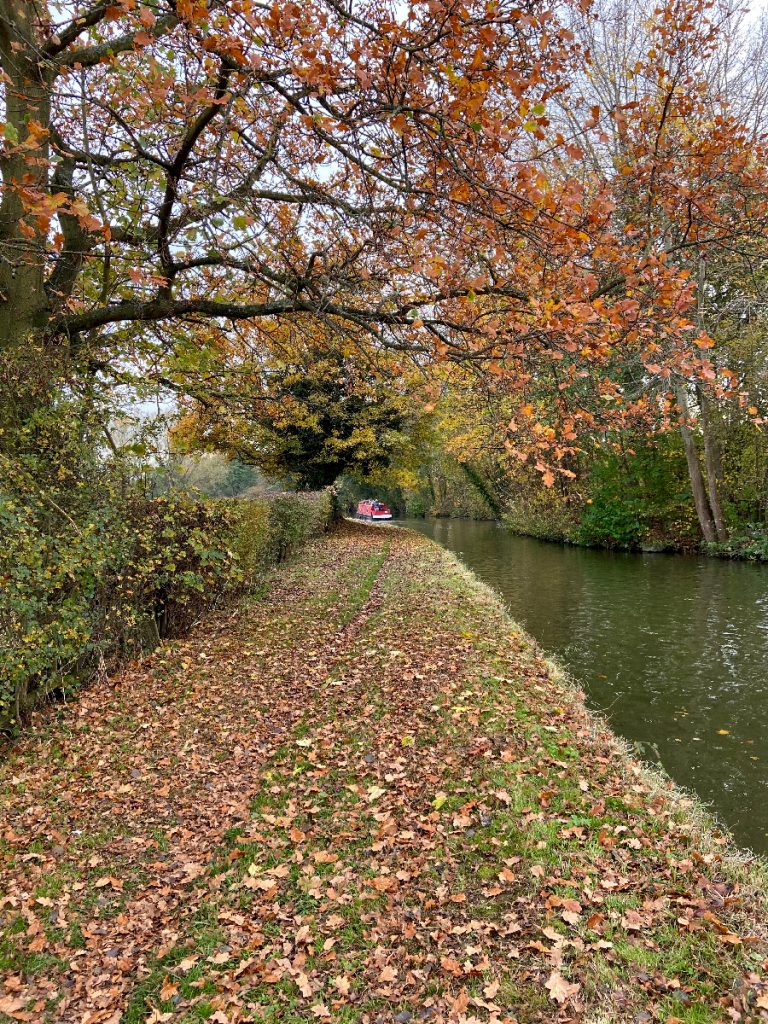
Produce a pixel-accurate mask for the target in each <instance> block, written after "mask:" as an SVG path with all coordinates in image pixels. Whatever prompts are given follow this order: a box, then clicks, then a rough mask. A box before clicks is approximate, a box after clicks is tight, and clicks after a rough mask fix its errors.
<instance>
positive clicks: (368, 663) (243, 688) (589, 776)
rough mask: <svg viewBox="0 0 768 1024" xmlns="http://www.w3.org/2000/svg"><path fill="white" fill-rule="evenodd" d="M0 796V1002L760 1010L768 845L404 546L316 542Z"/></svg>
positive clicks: (83, 1015)
mask: <svg viewBox="0 0 768 1024" xmlns="http://www.w3.org/2000/svg"><path fill="white" fill-rule="evenodd" d="M0 786H1V787H2V790H1V791H2V804H3V808H2V809H3V812H4V815H3V818H4V821H5V822H6V823H7V824H6V825H5V826H4V829H3V834H2V876H1V877H0V891H2V893H3V896H2V897H0V908H1V909H0V914H1V915H2V927H3V935H2V940H0V970H1V971H2V975H3V978H4V986H5V987H4V988H3V989H2V990H0V1020H3V1019H4V1018H3V1016H2V1014H5V1017H7V1018H9V1019H11V1020H29V1021H67V1022H69V1021H77V1022H84V1024H107V1022H108V1024H118V1022H120V1024H139V1022H142V1024H143V1022H151V1024H160V1022H166V1021H172V1022H185V1024H192V1022H198V1021H203V1020H211V1021H214V1022H215V1024H245V1022H247V1021H269V1022H274V1024H277V1022H280V1024H298V1022H306V1021H312V1020H318V1021H323V1020H327V1021H332V1022H339V1024H342V1022H343V1024H351V1022H361V1024H363V1022H370V1024H375V1022H382V1024H383V1022H386V1024H389V1022H397V1024H407V1022H410V1021H421V1020H429V1021H433V1022H441V1021H445V1022H448V1021H451V1022H455V1024H460V1022H466V1024H469V1022H472V1021H489V1022H493V1021H506V1022H512V1021H517V1022H520V1024H526V1022H534V1021H551V1020H562V1021H566V1020H584V1021H592V1022H595V1024H596V1022H600V1021H605V1022H609V1021H610V1022H613V1021H620V1022H623V1021H626V1022H643V1021H649V1022H650V1021H667V1022H669V1021H683V1022H687V1024H700V1022H707V1021H713V1022H714V1021H721V1020H736V1021H739V1020H741V1021H747V1020H761V1019H768V986H766V984H765V982H764V980H763V979H764V974H765V969H766V957H768V937H767V936H766V923H765V922H766V920H767V919H768V914H767V913H766V910H767V909H768V907H767V904H766V892H768V875H767V874H766V871H765V868H764V865H762V864H761V863H760V862H758V861H756V860H753V859H749V858H747V857H745V856H742V855H740V854H739V853H738V852H736V851H734V850H733V849H732V848H731V847H729V846H728V844H727V842H726V840H725V839H724V837H722V836H720V835H719V834H718V833H717V832H716V831H714V830H712V829H711V827H710V826H709V824H708V822H707V820H706V816H705V815H703V814H702V812H701V811H700V810H699V809H698V808H697V806H696V805H695V804H694V803H693V802H692V801H690V800H688V799H687V798H685V797H683V796H682V795H681V794H680V793H679V791H677V790H675V789H674V787H672V785H671V784H670V783H668V782H667V781H666V780H664V779H662V778H659V777H657V776H655V775H652V774H649V773H648V772H646V771H645V770H644V769H643V768H642V767H641V766H639V765H638V764H637V763H636V762H634V761H632V760H631V758H630V757H629V756H628V754H627V753H626V751H625V750H624V749H623V748H622V747H621V745H620V744H619V743H618V742H617V741H616V740H615V739H614V738H613V737H612V735H611V734H610V733H609V732H608V731H607V730H606V729H605V728H604V727H603V725H602V724H601V723H600V722H599V721H597V720H596V719H594V718H593V717H592V716H590V715H589V714H588V713H587V712H586V711H585V709H584V706H583V703H582V701H581V699H580V696H579V694H578V693H577V692H576V691H575V690H574V689H573V688H572V687H571V686H570V685H569V684H568V683H567V681H566V680H564V679H563V678H562V677H561V676H560V675H559V674H558V673H557V671H556V670H555V669H554V668H553V667H552V666H551V665H549V664H548V663H547V662H546V661H545V660H544V659H543V658H542V657H541V656H540V654H539V653H538V652H537V650H536V649H535V647H534V646H533V644H532V642H531V641H530V640H529V638H527V637H526V636H525V635H524V634H522V633H521V632H520V631H519V630H518V629H517V628H516V627H515V625H514V624H513V623H512V622H510V620H509V619H508V617H507V616H506V615H505V613H504V611H503V609H502V608H501V606H500V605H499V603H498V602H497V600H496V599H495V597H494V596H493V595H492V594H491V593H490V591H488V590H486V589H485V588H484V587H482V586H481V585H480V584H479V583H478V582H477V581H476V580H475V578H474V577H473V576H471V574H469V573H468V572H467V571H466V570H465V569H463V568H462V567H461V566H460V565H459V564H458V563H457V562H456V561H455V560H454V559H453V558H452V557H451V556H450V555H448V554H447V553H446V552H444V551H443V550H441V549H439V548H438V547H436V546H435V545H433V544H431V543H430V542H429V541H427V540H425V539H424V538H422V537H419V536H417V535H415V534H410V533H407V532H405V531H399V530H395V529H382V528H372V527H365V526H359V525H351V524H347V525H345V526H344V527H343V528H342V529H340V530H338V531H337V532H335V533H334V534H332V535H330V536H328V537H325V538H322V539H320V540H317V541H314V542H311V543H310V544H309V545H308V546H307V547H306V548H304V549H303V550H302V551H301V552H300V553H299V554H298V555H297V556H296V557H295V558H294V559H293V560H292V561H290V562H288V563H287V564H286V565H285V566H284V567H283V568H282V569H281V570H279V571H275V572H274V573H273V574H272V577H271V579H270V581H269V586H268V589H267V591H266V593H265V594H264V595H263V596H262V597H261V598H260V599H259V600H252V601H250V602H249V603H247V604H244V605H243V606H242V607H241V608H240V609H239V610H237V612H233V611H230V612H229V613H228V614H227V615H226V617H225V616H222V617H220V618H218V619H214V620H211V621H208V622H207V623H206V624H204V625H203V626H201V627H199V628H198V630H197V631H196V632H195V633H194V634H193V635H192V636H191V637H189V638H188V639H187V640H185V641H183V642H174V643H172V644H167V645H165V646H164V647H163V648H161V649H160V650H158V651H157V652H156V653H155V654H154V655H153V656H152V657H151V658H150V659H147V660H145V661H143V662H141V663H139V664H136V665H134V666H132V667H131V668H130V669H129V670H127V671H126V672H124V673H123V674H122V675H120V676H116V677H113V678H111V679H109V680H105V681H103V682H102V683H98V684H96V685H95V686H94V687H92V688H91V689H90V690H88V691H87V692H86V693H85V694H84V695H83V697H82V699H81V700H80V701H79V702H78V703H77V704H75V705H73V706H71V707H67V708H62V709H60V710H59V711H58V713H57V714H56V715H55V716H52V715H50V714H48V715H47V716H39V717H38V718H37V719H36V721H35V723H34V728H33V731H32V732H31V733H30V734H29V735H28V736H26V737H25V738H24V739H23V740H22V741H20V742H19V744H18V745H17V746H16V747H15V748H14V749H13V751H12V752H11V755H10V757H9V758H8V760H7V762H6V763H5V765H4V766H3V767H2V769H1V774H0Z"/></svg>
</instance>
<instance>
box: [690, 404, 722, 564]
mask: <svg viewBox="0 0 768 1024" xmlns="http://www.w3.org/2000/svg"><path fill="white" fill-rule="evenodd" d="M696 395H697V398H698V400H699V408H700V409H701V433H702V437H703V439H704V466H705V468H706V471H707V491H708V494H709V507H710V509H711V510H712V519H713V521H714V524H715V530H716V532H717V539H718V540H719V541H720V543H721V544H724V543H725V542H726V541H727V540H728V529H727V527H726V525H725V519H724V518H723V509H722V505H721V504H720V480H721V478H722V468H721V463H720V448H719V445H718V443H717V438H716V437H715V435H714V433H713V430H712V420H711V418H710V414H709V402H708V400H707V396H706V395H705V394H704V392H703V390H702V389H701V388H700V387H697V388H696Z"/></svg>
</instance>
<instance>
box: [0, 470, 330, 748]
mask: <svg viewBox="0 0 768 1024" xmlns="http://www.w3.org/2000/svg"><path fill="white" fill-rule="evenodd" d="M56 508H58V506H56ZM56 508H53V509H52V507H51V502H50V500H48V501H46V499H45V495H43V494H42V493H41V495H40V498H39V500H34V498H30V497H29V495H27V496H25V497H24V499H23V500H19V497H18V495H15V496H14V495H13V494H11V493H10V492H8V493H6V494H3V493H2V491H1V490H0V531H2V536H3V544H2V545H1V546H0V730H4V731H11V730H13V729H14V728H15V727H16V726H17V725H18V724H19V723H20V721H21V719H22V717H23V714H24V712H25V710H26V709H27V708H29V707H30V706H31V705H32V704H33V703H35V702H36V701H39V700H40V699H42V698H43V697H45V696H46V695H48V694H50V693H51V692H53V691H59V692H68V691H70V690H71V689H73V688H74V687H76V686H78V685H81V684H82V683H83V682H84V681H87V680H88V679H90V678H92V677H93V675H94V674H95V673H97V672H98V671H103V670H105V669H107V668H111V667H114V666H115V665H117V664H118V663H119V662H120V661H121V660H123V659H125V658H128V657H135V656H137V655H139V654H141V653H142V652H144V651H146V650H148V649H151V647H153V646H155V645H156V644H157V643H158V642H159V640H160V639H162V638H164V637H174V636H180V635H182V634H183V633H184V632H185V631H186V630H188V629H189V627H190V626H191V625H192V623H193V622H195V621H196V620H197V619H198V618H199V617H200V616H201V615H203V614H204V613H206V612H207V611H209V610H211V609H212V608H214V607H215V606H217V605H218V604H220V603H221V602H223V601H225V600H227V599H230V598H232V597H233V596H235V595H237V594H238V593H242V592H243V591H244V590H247V589H248V588H249V587H250V586H252V585H254V583H256V582H257V581H258V580H259V578H260V577H261V576H262V575H263V573H264V572H265V570H266V569H268V568H269V567H270V566H272V565H274V564H276V563H278V562H279V561H281V560H282V559H284V558H285V557H286V556H287V555H288V554H289V553H290V552H291V551H292V550H293V549H294V548H296V547H297V546H298V545H299V544H301V543H302V542H303V541H305V540H306V539H307V538H309V537H311V536H312V535H314V534H317V533H320V532H322V531H324V530H326V529H328V527H329V526H330V524H331V522H332V520H333V518H334V516H335V504H334V500H333V496H332V494H331V493H330V492H320V493H316V494H280V495H274V496H269V497H264V498H256V499H248V500H244V501H215V502H206V501H199V500H191V499H189V498H186V497H182V496H166V497H162V498H143V497H129V498H127V499H126V500H125V501H124V502H120V503H116V502H114V501H111V500H105V501H104V502H103V504H101V505H100V506H99V505H98V504H97V505H96V506H95V507H92V508H90V509H89V511H88V515H87V517H86V518H85V519H84V520H82V521H80V522H78V521H76V520H75V519H74V518H73V517H72V516H71V515H69V514H68V513H67V512H66V511H65V510H64V509H62V508H58V512H59V513H60V514H56Z"/></svg>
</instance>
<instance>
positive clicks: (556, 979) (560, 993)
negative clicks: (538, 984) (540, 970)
mask: <svg viewBox="0 0 768 1024" xmlns="http://www.w3.org/2000/svg"><path fill="white" fill-rule="evenodd" d="M544 987H545V988H546V989H548V990H549V998H550V999H552V1000H553V1001H554V1002H556V1003H565V1002H567V1001H568V1000H569V999H574V998H575V997H576V996H577V995H578V994H579V990H580V989H581V985H580V984H579V983H578V982H570V981H566V979H565V978H564V977H563V976H562V974H561V973H560V972H559V971H552V973H551V974H550V976H549V978H548V979H547V981H546V983H545V985H544Z"/></svg>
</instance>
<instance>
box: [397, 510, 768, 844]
mask: <svg viewBox="0 0 768 1024" xmlns="http://www.w3.org/2000/svg"><path fill="white" fill-rule="evenodd" d="M401 522H402V523H403V525H407V526H410V527H412V528H413V529H415V530H418V531H419V532H420V533H425V534H426V535H427V536H429V537H432V538H434V540H437V541H439V542H440V543H441V544H443V545H444V546H445V547H447V548H449V549H450V550H451V551H454V552H455V553H456V554H457V555H459V556H460V557H461V559H462V560H463V561H464V562H465V563H466V564H467V565H468V566H470V568H472V569H473V570H474V571H475V573H476V574H477V575H478V576H479V577H480V578H481V579H482V580H484V581H485V582H486V583H488V584H490V585H491V586H492V587H494V588H495V589H496V590H497V591H498V592H499V593H500V594H501V595H502V597H503V598H504V601H505V602H506V604H507V607H508V608H509V610H510V613H511V614H512V616H513V617H514V618H515V619H516V620H517V621H518V622H520V623H521V624H522V625H523V626H525V628H526V629H527V630H528V632H530V633H531V634H532V635H533V636H534V637H536V639H537V640H538V641H539V643H540V644H541V646H542V647H543V648H544V649H545V650H546V651H548V652H553V653H554V654H556V655H557V656H558V659H559V661H560V662H561V663H564V664H565V665H566V666H567V667H568V668H569V669H570V671H571V673H572V675H573V676H575V677H576V679H578V680H579V682H580V683H581V684H582V686H583V687H584V689H585V691H586V693H587V695H588V699H589V703H590V705H591V706H592V707H593V708H595V709H597V710H599V711H601V712H603V713H604V714H605V715H606V717H607V718H608V719H609V720H610V722H611V724H612V726H613V728H614V730H615V731H616V732H618V733H621V735H623V736H625V737H626V738H627V739H628V740H630V741H632V742H633V743H635V744H637V745H638V750H639V751H640V753H641V754H642V756H643V757H644V758H645V759H646V760H650V761H660V762H661V764H663V766H664V768H665V769H666V770H667V772H669V774H670V775H671V776H672V777H673V778H674V779H676V780H677V782H679V783H680V784H682V785H683V786H685V787H687V788H688V789H691V790H694V791H695V792H696V793H698V795H699V796H700V797H701V798H702V799H703V800H704V801H705V802H706V803H707V804H709V805H710V807H711V808H712V809H713V810H714V811H715V813H716V814H717V816H718V818H719V819H720V820H721V821H722V822H724V823H725V824H726V825H727V826H728V827H729V828H730V829H731V831H732V832H733V834H734V836H735V837H736V839H737V840H738V842H739V843H741V844H742V845H743V846H748V847H751V848H752V849H753V850H755V851H760V852H768V567H765V566H757V565H750V564H747V563H740V562H724V561H719V560H716V559H707V558H696V557H683V556H679V555H655V554H626V553H614V552H607V551H590V550H586V549H583V548H569V547H561V546H560V545H557V544H547V543H544V542H541V541H536V540H531V539H529V538H525V537H515V536H513V535H511V534H510V533H508V532H507V531H506V530H504V529H503V528H502V527H500V526H498V525H497V524H495V523H478V522H472V521H469V520H461V519H454V520H450V519H438V520H426V521H425V520H403V521H401ZM721 730H727V733H724V732H722V731H721Z"/></svg>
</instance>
